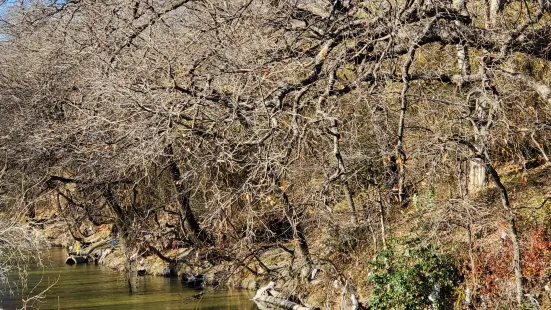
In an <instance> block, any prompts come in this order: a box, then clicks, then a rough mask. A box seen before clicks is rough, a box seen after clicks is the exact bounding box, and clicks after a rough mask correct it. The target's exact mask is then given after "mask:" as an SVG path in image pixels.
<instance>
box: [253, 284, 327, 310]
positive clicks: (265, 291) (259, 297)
mask: <svg viewBox="0 0 551 310" xmlns="http://www.w3.org/2000/svg"><path fill="white" fill-rule="evenodd" d="M274 287H275V283H274V282H270V283H268V285H266V286H264V287H261V288H259V289H258V291H256V294H255V295H254V297H253V301H255V302H263V303H267V304H271V305H275V306H278V307H280V308H283V309H290V310H319V308H317V307H306V306H303V305H299V304H297V303H294V302H292V301H289V300H287V299H284V298H281V297H276V296H280V294H279V293H278V292H277V291H275V290H274Z"/></svg>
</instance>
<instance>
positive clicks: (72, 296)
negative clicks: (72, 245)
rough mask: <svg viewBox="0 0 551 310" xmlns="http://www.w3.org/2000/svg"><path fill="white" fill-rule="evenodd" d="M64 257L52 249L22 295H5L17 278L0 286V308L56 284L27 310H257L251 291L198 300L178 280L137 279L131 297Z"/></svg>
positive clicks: (116, 283) (122, 286)
mask: <svg viewBox="0 0 551 310" xmlns="http://www.w3.org/2000/svg"><path fill="white" fill-rule="evenodd" d="M65 255H66V252H65V251H64V250H62V249H52V250H50V251H49V252H48V257H46V259H45V264H44V265H45V267H44V268H40V267H38V266H35V267H33V268H31V269H30V270H29V272H28V283H27V287H28V289H27V290H25V291H24V292H23V294H22V293H21V291H20V290H19V291H15V290H14V291H15V292H14V294H8V293H7V292H8V291H9V287H12V288H15V287H20V286H21V284H20V283H19V278H18V276H17V275H15V274H13V275H11V276H10V277H8V280H9V283H5V282H4V283H2V284H0V308H1V309H16V308H20V307H21V306H22V299H24V298H28V296H29V291H30V290H31V288H33V287H34V286H35V285H36V288H35V289H34V290H33V292H34V294H36V293H38V292H41V291H42V290H44V289H46V288H47V287H48V285H49V284H52V283H54V282H55V281H56V280H57V283H56V284H55V285H54V286H53V287H52V288H51V289H50V290H49V291H48V292H47V294H46V297H45V298H44V299H41V300H39V301H36V302H34V303H33V304H32V307H28V309H114V310H119V309H120V310H122V309H132V310H157V309H158V310H172V309H184V310H187V309H197V310H214V309H228V310H234V309H235V310H255V309H258V308H257V307H256V306H255V304H254V303H253V302H252V301H251V300H250V299H251V297H252V296H253V292H248V291H237V290H213V289H211V288H207V289H206V290H205V294H204V295H203V298H202V299H201V300H197V299H194V298H193V297H192V296H193V295H195V294H197V291H196V290H192V289H188V288H186V287H184V286H183V285H182V284H181V283H180V281H179V280H178V279H177V278H162V277H154V276H145V277H136V278H134V279H133V283H134V285H135V287H134V292H133V293H132V294H129V293H128V289H127V287H126V282H125V281H124V277H123V275H122V274H121V273H117V272H114V271H112V270H110V269H109V268H107V267H104V266H95V265H94V264H88V265H83V264H81V265H74V266H69V265H65V263H64V262H65V258H66V256H65ZM8 285H9V287H8ZM31 295H32V294H31ZM29 305H30V304H29Z"/></svg>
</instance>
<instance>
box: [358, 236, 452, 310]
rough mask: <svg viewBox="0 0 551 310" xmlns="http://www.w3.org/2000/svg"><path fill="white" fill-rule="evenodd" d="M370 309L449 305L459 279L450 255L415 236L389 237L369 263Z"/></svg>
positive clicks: (447, 307)
mask: <svg viewBox="0 0 551 310" xmlns="http://www.w3.org/2000/svg"><path fill="white" fill-rule="evenodd" d="M370 265H371V266H372V267H373V268H374V271H373V273H372V274H371V275H370V276H369V279H368V284H370V285H371V286H372V291H371V298H370V306H371V309H408V310H410V309H425V308H427V307H430V306H432V307H434V308H436V309H449V308H452V304H453V289H454V287H455V285H456V284H457V282H458V281H459V279H460V275H459V272H458V270H457V268H456V267H455V264H454V263H453V261H452V260H451V258H450V257H449V256H447V255H441V254H438V253H437V252H436V249H435V248H434V247H433V246H432V245H430V244H428V245H425V244H422V243H421V242H419V240H402V241H399V240H392V241H390V242H389V244H388V247H387V249H386V250H382V251H380V252H379V253H378V254H377V256H376V258H375V260H374V261H373V262H371V263H370Z"/></svg>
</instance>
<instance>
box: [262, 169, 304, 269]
mask: <svg viewBox="0 0 551 310" xmlns="http://www.w3.org/2000/svg"><path fill="white" fill-rule="evenodd" d="M272 192H274V194H276V195H277V196H278V197H279V200H280V201H281V203H282V204H283V207H284V208H285V216H286V217H287V220H288V221H289V224H290V225H291V228H292V230H293V236H294V238H295V240H296V241H297V245H298V254H299V258H300V259H302V260H303V261H304V263H306V268H305V272H304V273H305V274H306V276H308V274H309V271H310V270H311V266H312V259H311V258H310V249H309V246H308V241H307V240H306V235H305V233H304V228H303V227H302V224H301V221H300V219H299V218H298V215H297V212H296V210H295V208H294V206H293V205H292V204H291V202H290V200H289V197H288V196H287V193H285V191H284V190H282V189H281V181H280V180H279V178H277V177H276V176H274V175H272Z"/></svg>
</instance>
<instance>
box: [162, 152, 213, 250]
mask: <svg viewBox="0 0 551 310" xmlns="http://www.w3.org/2000/svg"><path fill="white" fill-rule="evenodd" d="M166 153H167V155H168V156H170V158H169V166H170V175H171V177H172V182H173V183H174V188H175V189H176V194H177V195H178V203H179V204H180V208H181V210H182V215H183V217H184V222H185V223H186V224H187V226H188V227H189V229H190V231H191V233H192V235H193V237H194V238H195V239H196V240H198V241H200V242H208V237H207V235H206V233H205V232H204V231H203V230H202V229H201V227H200V226H199V223H198V222H197V220H196V219H195V215H194V214H193V211H192V210H191V204H190V193H189V191H188V190H187V189H186V187H185V184H184V180H182V173H181V171H180V168H179V167H178V164H177V163H176V160H175V159H174V150H173V149H172V145H169V146H167V147H166Z"/></svg>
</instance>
